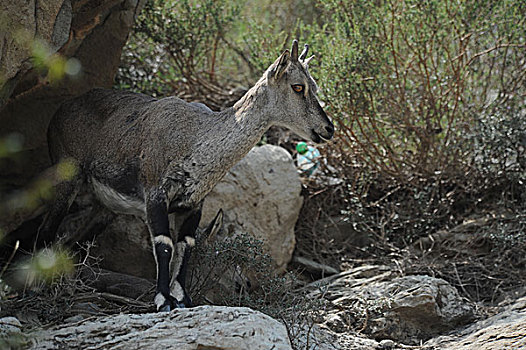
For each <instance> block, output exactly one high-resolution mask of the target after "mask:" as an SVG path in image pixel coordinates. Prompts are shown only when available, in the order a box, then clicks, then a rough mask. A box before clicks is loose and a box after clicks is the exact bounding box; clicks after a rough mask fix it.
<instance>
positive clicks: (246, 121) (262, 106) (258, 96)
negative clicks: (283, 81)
mask: <svg viewBox="0 0 526 350" xmlns="http://www.w3.org/2000/svg"><path fill="white" fill-rule="evenodd" d="M267 106H268V90H267V87H266V81H265V80H264V79H261V80H260V81H258V82H257V83H256V85H254V87H252V89H250V90H249V91H248V92H247V93H246V94H245V95H244V96H243V97H242V98H241V99H240V100H239V101H238V102H237V103H236V104H235V105H234V106H233V107H232V108H229V109H227V110H225V111H224V112H222V113H221V121H220V124H219V125H218V129H217V130H219V131H220V132H219V135H220V138H221V142H220V143H219V144H220V145H221V146H220V147H221V148H222V149H221V150H220V152H218V153H220V157H221V158H223V161H224V163H223V165H224V166H226V167H227V169H228V168H230V167H231V166H233V165H234V164H235V163H237V162H238V161H239V160H241V159H242V158H243V157H244V156H245V155H246V154H247V153H248V152H249V151H250V149H251V148H252V147H254V146H255V145H256V144H257V143H258V142H259V140H260V139H261V137H262V136H263V134H264V133H265V131H267V130H268V128H269V127H270V121H269V116H268V113H267V109H268V107H267Z"/></svg>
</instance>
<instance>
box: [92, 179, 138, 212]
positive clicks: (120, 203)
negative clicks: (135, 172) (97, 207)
mask: <svg viewBox="0 0 526 350" xmlns="http://www.w3.org/2000/svg"><path fill="white" fill-rule="evenodd" d="M91 181H92V184H93V191H94V192H95V195H96V196H97V198H98V199H99V200H100V201H101V202H102V203H103V204H104V205H105V206H107V207H108V208H109V209H111V210H112V211H114V212H116V213H122V214H130V215H135V216H138V217H141V218H145V217H146V204H145V203H144V202H142V201H139V200H137V199H135V198H130V197H128V196H126V195H123V194H122V193H119V192H117V191H115V190H114V189H112V188H111V187H109V186H106V185H104V184H103V183H100V182H99V181H97V179H95V178H91Z"/></svg>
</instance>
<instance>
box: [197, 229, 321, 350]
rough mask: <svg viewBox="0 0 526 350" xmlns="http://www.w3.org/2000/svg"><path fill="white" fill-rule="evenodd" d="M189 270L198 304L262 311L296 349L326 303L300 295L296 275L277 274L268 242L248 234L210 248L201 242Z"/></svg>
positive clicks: (210, 244)
mask: <svg viewBox="0 0 526 350" xmlns="http://www.w3.org/2000/svg"><path fill="white" fill-rule="evenodd" d="M190 265H191V267H192V268H191V271H190V274H189V278H190V279H189V285H190V290H191V293H192V298H193V300H194V302H195V303H196V304H217V305H227V306H238V307H239V306H241V307H249V308H251V309H254V310H258V311H261V312H263V313H265V314H267V315H269V316H271V317H273V318H275V319H279V320H281V321H282V322H283V323H284V324H285V325H286V327H287V330H288V332H289V336H290V338H291V341H292V343H293V344H294V343H295V342H299V341H300V340H299V337H300V336H301V334H302V332H303V330H304V328H305V327H307V328H309V327H308V326H309V325H311V326H312V325H313V324H314V320H315V319H316V318H317V316H318V312H319V310H320V309H321V308H322V302H321V300H317V299H316V300H313V299H309V298H307V297H306V295H305V294H304V293H303V292H299V291H298V290H296V288H297V287H298V286H299V285H300V283H299V282H298V280H297V277H296V274H295V273H294V272H287V273H285V274H284V275H279V274H277V273H276V272H275V271H274V265H273V261H272V259H271V257H270V256H269V255H268V254H267V253H265V249H264V245H263V242H262V241H260V240H258V239H256V238H254V237H253V236H251V235H249V234H247V233H243V234H239V235H234V236H232V237H227V238H224V239H216V240H215V241H214V242H210V243H208V244H206V243H204V242H202V241H200V240H199V239H198V241H197V244H196V248H195V250H194V252H193V256H192V261H191V263H190ZM298 344H299V343H298Z"/></svg>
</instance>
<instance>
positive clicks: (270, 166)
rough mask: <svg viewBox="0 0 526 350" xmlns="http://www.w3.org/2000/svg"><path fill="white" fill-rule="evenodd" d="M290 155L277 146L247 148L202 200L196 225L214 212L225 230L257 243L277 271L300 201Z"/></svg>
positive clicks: (287, 253)
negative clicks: (219, 214)
mask: <svg viewBox="0 0 526 350" xmlns="http://www.w3.org/2000/svg"><path fill="white" fill-rule="evenodd" d="M300 192H301V181H300V178H299V176H298V173H297V170H296V168H295V166H294V164H293V160H292V157H291V156H290V154H289V153H288V152H287V151H286V150H285V149H283V148H281V147H278V146H273V145H265V146H261V147H255V148H253V149H252V150H251V151H250V153H249V154H248V155H247V156H246V157H245V158H244V159H242V160H241V161H240V162H239V163H237V164H236V165H235V166H234V167H233V168H232V169H231V170H230V171H229V172H228V174H227V175H226V176H225V177H224V178H223V180H222V181H221V182H220V183H219V184H217V186H216V187H215V188H214V190H213V191H212V192H211V193H210V194H209V195H208V196H207V198H206V199H205V203H204V206H203V219H202V221H201V222H202V225H206V224H207V223H208V222H209V221H210V220H212V219H213V218H214V216H215V215H216V213H217V211H218V210H219V209H221V208H222V209H223V210H224V212H225V215H226V218H225V225H226V226H227V231H230V232H247V233H249V234H251V235H253V236H254V237H256V238H258V239H260V240H262V241H263V242H264V243H265V246H266V248H267V250H268V253H269V254H270V255H271V257H272V258H273V260H274V262H275V264H276V269H277V270H278V271H283V270H284V269H285V268H286V266H287V264H288V263H289V261H290V259H291V258H292V252H293V250H294V246H295V242H296V241H295V236H294V226H295V225H296V221H297V220H298V216H299V212H300V209H301V205H302V203H303V199H302V197H301V196H300Z"/></svg>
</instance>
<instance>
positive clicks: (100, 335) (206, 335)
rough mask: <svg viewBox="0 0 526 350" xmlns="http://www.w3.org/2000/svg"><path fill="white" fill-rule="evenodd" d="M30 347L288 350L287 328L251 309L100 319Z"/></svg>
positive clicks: (45, 335)
mask: <svg viewBox="0 0 526 350" xmlns="http://www.w3.org/2000/svg"><path fill="white" fill-rule="evenodd" d="M30 349H39V350H44V349H49V350H50V349H162V350H164V349H180V350H197V349H201V350H204V349H214V350H227V349H228V350H246V349H251V350H268V349H274V350H289V349H292V348H291V345H290V341H289V338H288V335H287V330H286V328H285V326H284V325H283V324H281V323H279V322H278V321H276V320H274V319H272V318H271V317H269V316H267V315H265V314H262V313H260V312H257V311H253V310H251V309H249V308H232V307H223V306H200V307H196V308H192V309H180V310H175V311H173V312H170V313H152V314H140V315H124V314H123V315H116V316H107V317H98V318H96V319H94V320H85V321H81V322H78V323H75V324H70V325H67V324H66V325H63V326H62V327H60V328H53V329H48V330H44V331H40V332H38V333H36V334H33V340H32V345H31V347H30Z"/></svg>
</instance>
